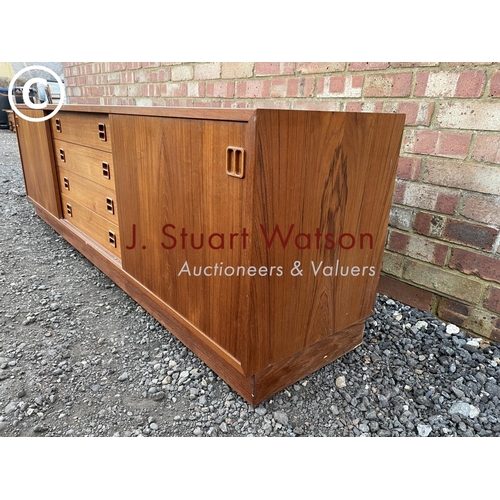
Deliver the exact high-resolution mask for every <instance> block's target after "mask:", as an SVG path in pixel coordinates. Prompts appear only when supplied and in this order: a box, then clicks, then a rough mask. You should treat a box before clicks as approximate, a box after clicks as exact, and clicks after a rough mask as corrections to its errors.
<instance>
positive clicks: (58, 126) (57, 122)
mask: <svg viewBox="0 0 500 500" xmlns="http://www.w3.org/2000/svg"><path fill="white" fill-rule="evenodd" d="M56 131H57V132H62V128H61V120H60V119H59V118H56Z"/></svg>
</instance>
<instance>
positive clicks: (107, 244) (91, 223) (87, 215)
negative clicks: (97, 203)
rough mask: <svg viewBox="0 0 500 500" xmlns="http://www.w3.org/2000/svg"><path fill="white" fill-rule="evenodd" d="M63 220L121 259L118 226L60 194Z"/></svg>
mask: <svg viewBox="0 0 500 500" xmlns="http://www.w3.org/2000/svg"><path fill="white" fill-rule="evenodd" d="M61 200H62V209H63V216H64V218H65V219H66V220H67V221H68V222H70V223H71V224H72V225H73V226H75V227H76V228H78V229H79V230H80V231H82V232H83V233H85V234H86V235H87V236H89V237H90V238H91V239H93V240H94V241H95V242H96V243H98V244H99V245H101V246H102V247H103V248H105V249H106V250H108V251H110V252H111V253H113V254H114V255H116V256H117V257H119V258H121V250H120V241H119V238H120V235H119V231H118V226H117V225H116V224H112V223H111V222H109V221H108V220H106V219H105V218H104V217H101V216H100V215H97V214H96V213H95V212H92V210H89V209H88V208H86V207H84V206H83V205H81V204H80V203H78V202H76V201H75V200H73V199H72V198H70V197H69V196H65V195H64V194H61Z"/></svg>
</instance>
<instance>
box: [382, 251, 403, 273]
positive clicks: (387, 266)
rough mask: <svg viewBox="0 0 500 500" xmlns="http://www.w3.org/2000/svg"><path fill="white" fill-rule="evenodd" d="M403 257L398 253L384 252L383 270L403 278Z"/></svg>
mask: <svg viewBox="0 0 500 500" xmlns="http://www.w3.org/2000/svg"><path fill="white" fill-rule="evenodd" d="M403 262H404V259H403V256H402V255H399V254H397V253H391V252H387V251H385V252H384V259H383V261H382V270H383V271H384V272H385V273H387V274H392V275H394V276H399V277H400V276H401V275H402V274H403Z"/></svg>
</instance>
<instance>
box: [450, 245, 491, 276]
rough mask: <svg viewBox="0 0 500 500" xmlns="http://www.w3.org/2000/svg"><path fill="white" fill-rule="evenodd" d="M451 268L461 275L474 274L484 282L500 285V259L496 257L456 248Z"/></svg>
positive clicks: (451, 260) (452, 256)
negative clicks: (494, 282)
mask: <svg viewBox="0 0 500 500" xmlns="http://www.w3.org/2000/svg"><path fill="white" fill-rule="evenodd" d="M449 266H450V268H451V269H456V270H457V271H460V272H461V273H464V274H472V275H474V276H477V277H478V278H481V279H484V280H488V281H496V282H497V283H500V259H497V258H495V257H489V256H487V255H482V254H480V253H476V252H471V251H469V250H464V249H463V248H454V249H453V253H452V255H451V259H450V264H449Z"/></svg>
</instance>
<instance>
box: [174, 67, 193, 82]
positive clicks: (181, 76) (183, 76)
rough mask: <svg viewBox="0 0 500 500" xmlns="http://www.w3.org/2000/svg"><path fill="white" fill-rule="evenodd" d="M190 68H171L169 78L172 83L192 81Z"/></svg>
mask: <svg viewBox="0 0 500 500" xmlns="http://www.w3.org/2000/svg"><path fill="white" fill-rule="evenodd" d="M193 74H194V72H193V67H192V66H174V67H173V68H172V73H171V78H172V81H174V82H175V81H182V80H192V79H193Z"/></svg>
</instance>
